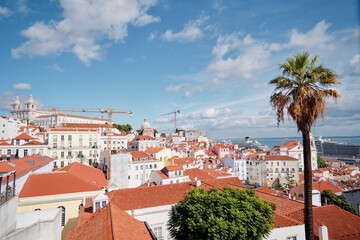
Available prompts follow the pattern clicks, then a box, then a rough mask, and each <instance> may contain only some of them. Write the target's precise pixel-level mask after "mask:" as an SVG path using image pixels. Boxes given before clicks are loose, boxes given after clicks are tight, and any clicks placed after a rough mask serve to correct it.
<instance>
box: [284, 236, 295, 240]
mask: <svg viewBox="0 0 360 240" xmlns="http://www.w3.org/2000/svg"><path fill="white" fill-rule="evenodd" d="M286 240H297V238H296V236H291V237H286Z"/></svg>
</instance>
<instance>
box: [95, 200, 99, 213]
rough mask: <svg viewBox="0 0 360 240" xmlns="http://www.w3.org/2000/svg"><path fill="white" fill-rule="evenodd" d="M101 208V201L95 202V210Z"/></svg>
mask: <svg viewBox="0 0 360 240" xmlns="http://www.w3.org/2000/svg"><path fill="white" fill-rule="evenodd" d="M99 208H100V202H95V211H96V210H98V209H99Z"/></svg>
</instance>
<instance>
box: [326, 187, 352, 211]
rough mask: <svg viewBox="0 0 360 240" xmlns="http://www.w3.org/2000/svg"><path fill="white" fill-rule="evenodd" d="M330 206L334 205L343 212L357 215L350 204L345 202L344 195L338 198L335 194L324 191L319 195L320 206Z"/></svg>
mask: <svg viewBox="0 0 360 240" xmlns="http://www.w3.org/2000/svg"><path fill="white" fill-rule="evenodd" d="M325 199H326V200H325ZM330 204H334V205H336V206H338V207H340V208H342V209H344V210H345V211H348V212H350V213H352V214H355V215H357V212H356V210H355V208H354V206H353V205H351V204H350V203H348V201H346V198H345V196H344V195H340V196H338V195H336V194H335V193H333V192H332V191H331V190H324V191H323V192H322V193H321V205H323V206H324V205H330Z"/></svg>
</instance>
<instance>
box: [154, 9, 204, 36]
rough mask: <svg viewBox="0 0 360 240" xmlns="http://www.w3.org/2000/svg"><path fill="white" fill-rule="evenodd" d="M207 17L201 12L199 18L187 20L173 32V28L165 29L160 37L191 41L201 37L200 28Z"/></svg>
mask: <svg viewBox="0 0 360 240" xmlns="http://www.w3.org/2000/svg"><path fill="white" fill-rule="evenodd" d="M208 19H209V16H206V15H204V14H202V15H201V16H200V18H198V19H196V20H194V21H189V22H188V23H186V24H185V26H184V28H183V29H182V30H181V31H179V32H177V33H174V32H173V30H171V29H169V30H167V31H166V32H165V33H164V34H163V35H162V36H161V37H162V38H163V39H165V40H167V41H179V42H192V41H195V40H196V39H200V38H202V37H203V33H202V30H201V26H202V24H203V23H204V22H205V21H206V20H208Z"/></svg>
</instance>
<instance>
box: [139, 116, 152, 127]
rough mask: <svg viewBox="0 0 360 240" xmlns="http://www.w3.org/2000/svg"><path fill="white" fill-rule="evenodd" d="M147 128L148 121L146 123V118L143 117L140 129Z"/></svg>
mask: <svg viewBox="0 0 360 240" xmlns="http://www.w3.org/2000/svg"><path fill="white" fill-rule="evenodd" d="M147 128H151V126H150V123H148V121H147V118H145V119H144V122H143V123H142V124H141V129H142V130H144V129H147Z"/></svg>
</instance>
